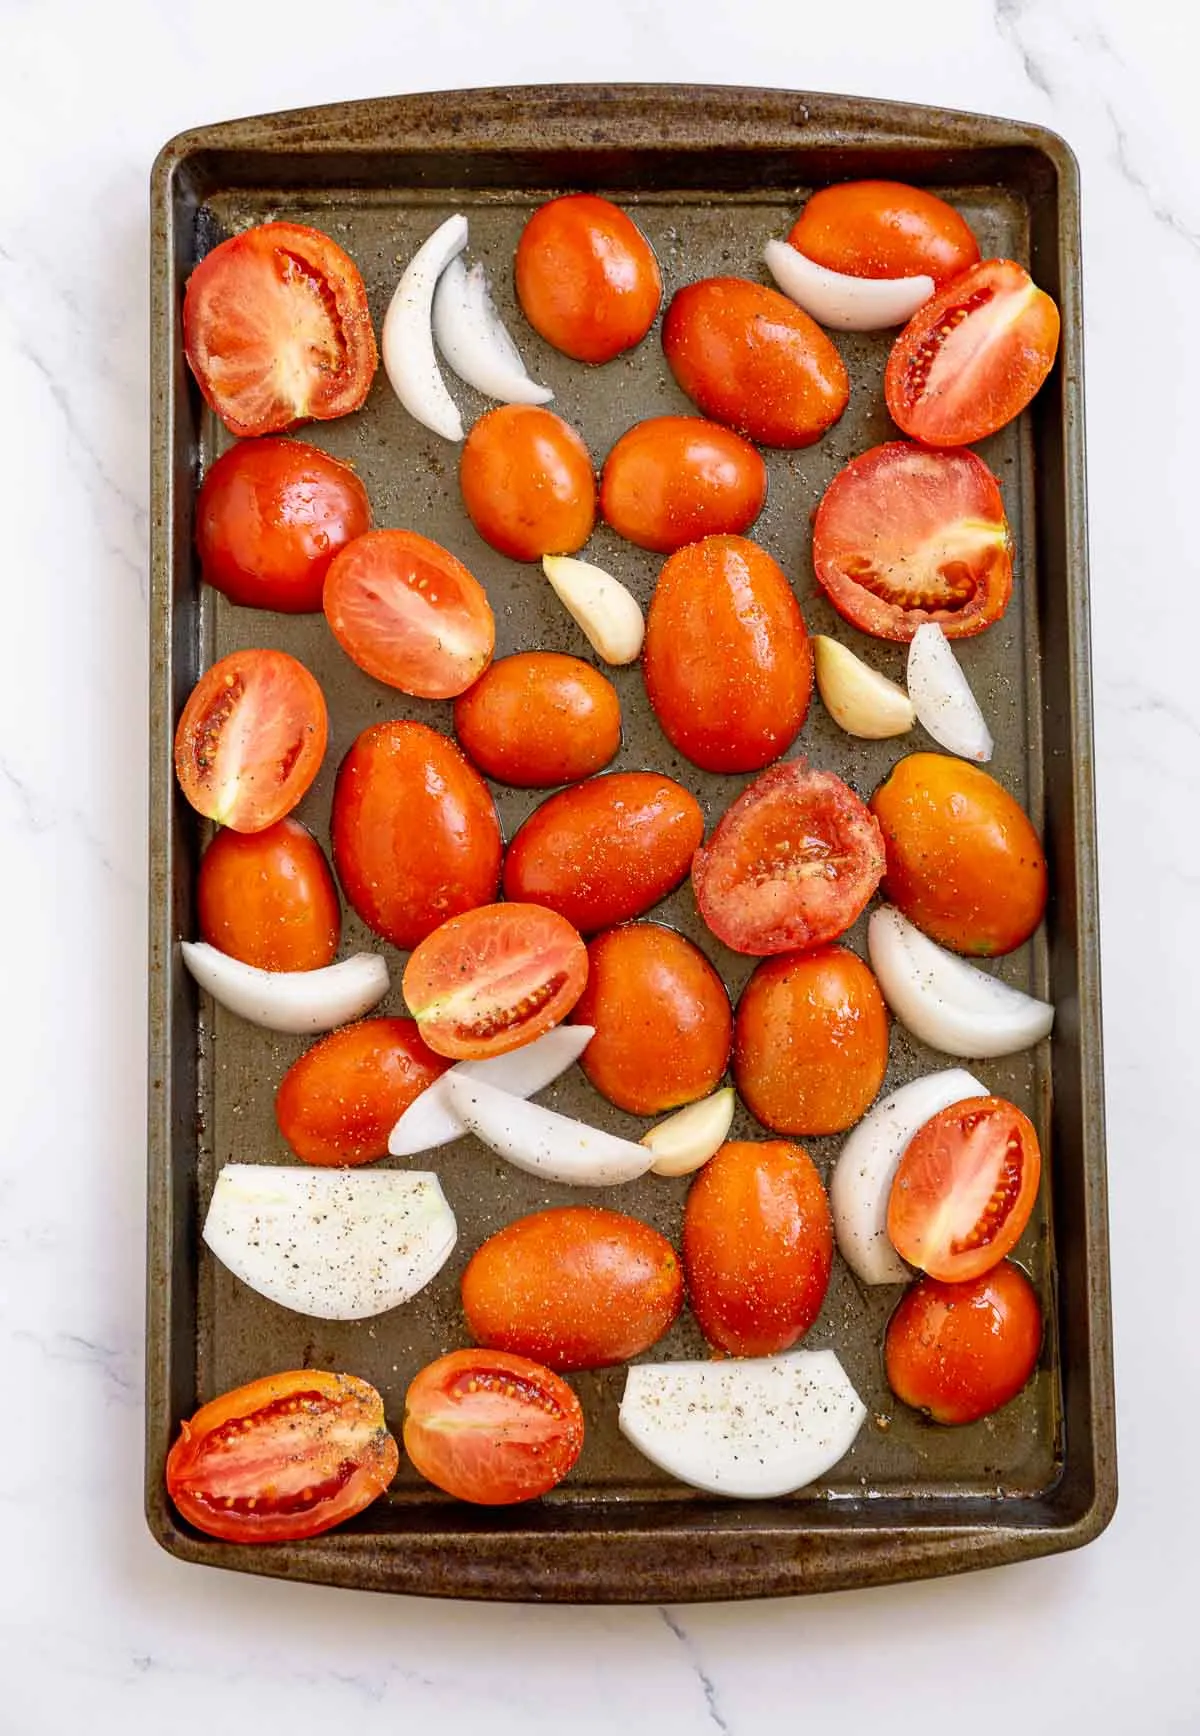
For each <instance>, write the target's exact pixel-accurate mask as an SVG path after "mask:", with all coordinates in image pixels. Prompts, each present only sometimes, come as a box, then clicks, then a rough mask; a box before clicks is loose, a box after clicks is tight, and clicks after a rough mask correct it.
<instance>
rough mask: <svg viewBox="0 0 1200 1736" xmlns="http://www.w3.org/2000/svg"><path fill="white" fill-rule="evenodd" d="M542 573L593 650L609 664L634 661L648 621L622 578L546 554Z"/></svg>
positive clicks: (577, 562)
mask: <svg viewBox="0 0 1200 1736" xmlns="http://www.w3.org/2000/svg"><path fill="white" fill-rule="evenodd" d="M542 571H543V572H544V573H545V575H546V577H547V578H548V579H549V581H550V583H551V585H553V587H554V590H555V593H556V595H557V596H558V600H559V602H560V603H561V604H562V605H563V607H564V608H565V609H566V611H567V613H568V614H569V615H570V616H571V618H572V620H573V621H574V622H575V623H576V625H577V626H578V627H579V628H580V629H581V631H582V632H583V634H584V636H585V638H586V639H587V641H588V643H589V645H590V646H591V647H592V649H593V651H595V652H597V653H598V655H599V656H601V657H603V659H604V661H605V662H606V663H613V664H618V665H619V664H622V663H632V662H634V661H635V659H636V658H637V657H638V656H639V654H640V652H641V649H642V640H643V639H644V638H645V636H646V622H645V620H644V618H643V616H642V611H641V606H640V604H639V603H638V601H637V598H636V597H635V596H634V595H633V594H632V592H630V591H627V590H626V589H625V586H624V585H623V584H622V583H621V581H620V579H614V578H613V576H612V574H611V573H606V572H605V571H604V570H603V568H602V567H594V566H593V565H592V564H591V562H590V561H577V560H574V559H572V557H571V556H570V555H543V556H542Z"/></svg>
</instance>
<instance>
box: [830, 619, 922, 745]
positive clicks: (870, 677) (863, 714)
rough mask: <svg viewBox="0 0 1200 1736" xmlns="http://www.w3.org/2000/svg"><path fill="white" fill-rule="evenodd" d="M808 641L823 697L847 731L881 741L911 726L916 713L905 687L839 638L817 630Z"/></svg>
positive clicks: (867, 738) (835, 717) (903, 732)
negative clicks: (859, 655)
mask: <svg viewBox="0 0 1200 1736" xmlns="http://www.w3.org/2000/svg"><path fill="white" fill-rule="evenodd" d="M809 643H810V645H811V646H812V650H813V666H814V668H815V670H816V676H817V690H818V692H819V693H820V695H821V700H822V702H823V704H824V706H825V709H826V711H827V712H828V713H829V715H830V717H832V719H833V721H834V722H835V723H836V724H838V725H839V726H840V728H842V729H844V730H845V731H846V734H847V735H857V736H861V737H862V738H863V739H864V740H866V741H882V740H884V739H886V738H887V737H888V736H893V735H904V734H905V733H906V732H907V731H908V730H910V729H911V728H912V726H913V724H914V723H915V722H916V716H917V714H916V712H915V711H914V710H913V706H912V701H911V699H909V697H908V694H907V693H905V691H904V689H903V688H902V687H897V686H896V683H895V682H894V681H889V680H888V678H887V676H886V675H881V674H880V673H879V671H878V669H872V667H871V665H870V664H869V663H864V662H863V660H862V658H861V657H856V656H855V655H854V653H853V651H851V650H850V649H849V648H848V647H847V646H845V645H843V644H842V642H841V641H840V639H830V638H828V637H827V636H826V635H825V634H824V633H814V634H813V635H812V638H811V639H810V640H809Z"/></svg>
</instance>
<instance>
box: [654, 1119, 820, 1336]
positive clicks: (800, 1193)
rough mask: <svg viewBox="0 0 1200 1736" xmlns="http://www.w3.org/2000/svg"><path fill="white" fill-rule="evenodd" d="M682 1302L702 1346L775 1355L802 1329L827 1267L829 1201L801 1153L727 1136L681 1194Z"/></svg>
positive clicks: (816, 1303)
mask: <svg viewBox="0 0 1200 1736" xmlns="http://www.w3.org/2000/svg"><path fill="white" fill-rule="evenodd" d="M683 1268H684V1273H685V1276H686V1279H687V1291H688V1299H689V1301H690V1302H691V1305H692V1311H693V1313H694V1314H695V1316H696V1319H697V1320H698V1321H699V1322H700V1329H701V1331H702V1332H703V1333H704V1336H705V1337H706V1338H707V1339H708V1341H709V1343H710V1344H712V1345H715V1347H716V1348H717V1349H718V1350H723V1351H725V1352H726V1353H727V1354H728V1355H730V1356H774V1355H775V1354H776V1352H777V1351H780V1350H787V1349H789V1348H790V1347H791V1346H792V1345H793V1344H795V1342H796V1340H797V1339H798V1338H802V1337H803V1335H804V1334H805V1333H806V1332H807V1331H808V1329H809V1327H810V1326H811V1325H812V1323H813V1321H814V1320H815V1319H816V1318H817V1315H818V1314H819V1313H820V1312H821V1304H822V1302H823V1301H824V1300H825V1292H826V1290H827V1289H828V1287H829V1275H830V1272H831V1271H832V1269H833V1219H832V1216H831V1214H830V1210H829V1200H828V1198H827V1196H826V1193H825V1189H824V1187H823V1185H822V1183H821V1178H820V1176H819V1175H818V1174H817V1171H816V1166H815V1165H814V1163H813V1161H812V1159H811V1158H810V1157H809V1156H808V1154H807V1152H805V1151H804V1150H802V1149H801V1147H800V1146H798V1145H789V1144H787V1143H786V1142H785V1141H783V1140H765V1141H762V1142H761V1143H754V1142H751V1141H749V1140H730V1141H729V1143H728V1144H726V1145H723V1146H722V1147H721V1149H720V1151H718V1152H717V1154H716V1156H715V1157H712V1158H710V1159H709V1161H708V1162H707V1163H706V1164H705V1166H704V1168H703V1169H702V1170H701V1171H700V1173H699V1174H698V1175H697V1177H696V1179H695V1181H694V1182H693V1183H692V1186H691V1189H690V1190H689V1192H688V1197H687V1205H686V1206H685V1208H684V1214H683Z"/></svg>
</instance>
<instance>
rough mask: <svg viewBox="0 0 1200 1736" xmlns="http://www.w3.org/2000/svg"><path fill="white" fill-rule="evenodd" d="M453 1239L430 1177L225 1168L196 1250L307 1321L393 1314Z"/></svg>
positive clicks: (436, 1266) (450, 1219)
mask: <svg viewBox="0 0 1200 1736" xmlns="http://www.w3.org/2000/svg"><path fill="white" fill-rule="evenodd" d="M457 1236H458V1226H457V1224H456V1223H455V1221H454V1213H453V1212H452V1211H451V1210H450V1207H449V1205H448V1204H447V1203H446V1196H445V1194H443V1192H442V1188H441V1183H440V1182H439V1181H438V1178H437V1176H436V1175H418V1174H415V1173H414V1172H412V1171H403V1170H394V1169H393V1170H387V1169H377V1170H357V1169H299V1168H293V1167H284V1166H282V1165H279V1164H260V1163H227V1164H226V1165H225V1166H224V1168H223V1169H222V1170H221V1173H220V1175H219V1176H218V1177H217V1185H216V1187H215V1188H214V1189H213V1196H212V1201H211V1203H210V1205H209V1208H208V1216H207V1217H206V1218H205V1220H204V1240H205V1241H206V1242H207V1243H208V1246H209V1247H210V1248H211V1249H212V1251H213V1253H214V1254H215V1255H216V1256H217V1258H218V1260H220V1262H221V1264H222V1265H223V1266H228V1268H229V1270H230V1271H231V1272H232V1273H233V1275H234V1277H235V1278H240V1279H241V1280H242V1283H243V1284H248V1285H249V1286H250V1288H251V1289H252V1290H257V1291H258V1293H259V1295H260V1296H266V1297H268V1298H269V1299H270V1301H272V1302H278V1303H279V1305H280V1307H281V1308H291V1309H294V1310H295V1312H296V1313H297V1314H308V1315H311V1316H312V1317H313V1319H315V1320H366V1319H368V1318H369V1317H370V1316H371V1315H372V1314H383V1313H386V1311H387V1310H388V1309H389V1308H398V1307H399V1306H400V1304H401V1303H402V1302H407V1301H408V1300H409V1298H410V1297H412V1296H415V1295H416V1294H417V1291H418V1290H423V1289H424V1288H425V1286H426V1284H428V1283H429V1281H430V1279H431V1278H433V1277H434V1276H435V1274H436V1273H437V1272H439V1271H440V1270H441V1268H442V1267H443V1266H444V1265H445V1263H446V1261H447V1259H448V1258H449V1256H450V1251H451V1249H452V1248H453V1247H454V1243H455V1241H456V1239H457Z"/></svg>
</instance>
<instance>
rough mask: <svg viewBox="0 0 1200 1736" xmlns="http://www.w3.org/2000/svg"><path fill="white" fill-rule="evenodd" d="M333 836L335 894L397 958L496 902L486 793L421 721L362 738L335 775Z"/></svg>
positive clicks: (381, 727)
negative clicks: (338, 886)
mask: <svg viewBox="0 0 1200 1736" xmlns="http://www.w3.org/2000/svg"><path fill="white" fill-rule="evenodd" d="M331 830H332V838H333V861H334V866H335V868H336V869H337V873H338V879H339V880H340V881H341V883H342V890H343V892H344V893H345V894H346V897H347V898H348V899H349V900H350V903H351V904H352V905H353V906H354V908H355V910H356V911H357V912H358V914H359V915H360V916H361V917H362V919H363V921H364V922H365V923H366V924H367V926H368V927H369V928H372V929H374V931H375V933H376V934H379V935H382V936H383V938H384V940H390V941H391V943H392V945H393V946H398V947H399V948H400V949H401V950H402V951H407V950H408V949H409V948H411V947H414V946H416V945H417V943H418V942H419V941H421V940H424V938H425V936H426V935H427V934H431V933H432V932H433V930H434V929H435V928H437V927H438V925H439V924H440V923H443V922H445V921H446V920H447V918H449V917H451V916H458V915H459V914H460V913H461V912H462V911H464V910H470V909H472V908H473V907H474V906H475V905H477V904H488V903H490V902H491V900H492V899H493V898H495V896H496V888H497V885H498V883H499V879H500V855H501V849H502V846H501V840H500V821H499V820H498V819H497V817H496V808H495V804H494V803H493V801H492V798H491V794H490V792H489V790H488V787H487V785H486V784H485V783H484V781H483V779H482V778H481V777H480V775H479V773H478V772H477V771H476V770H475V768H474V766H472V765H469V764H468V763H467V761H466V759H465V758H464V757H463V755H462V754H461V753H460V752H459V751H458V748H457V747H456V746H455V745H454V743H453V742H452V741H449V740H448V739H447V738H446V737H445V736H444V735H439V734H438V732H437V731H436V730H433V729H429V728H427V727H426V725H425V724H423V723H401V722H393V723H376V724H372V725H371V727H370V728H369V729H364V730H363V732H362V734H361V735H360V736H359V737H358V739H357V740H356V741H355V742H354V744H353V745H352V747H351V748H350V751H349V753H348V754H347V755H346V757H345V759H344V760H343V761H342V763H341V766H340V767H339V769H338V775H337V782H336V784H335V785H334V790H333V819H332V825H331Z"/></svg>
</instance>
